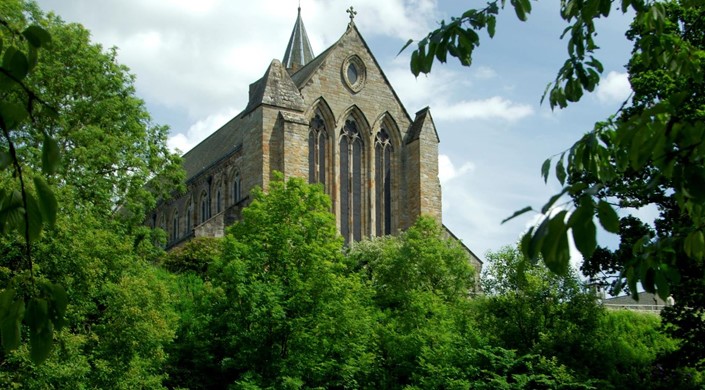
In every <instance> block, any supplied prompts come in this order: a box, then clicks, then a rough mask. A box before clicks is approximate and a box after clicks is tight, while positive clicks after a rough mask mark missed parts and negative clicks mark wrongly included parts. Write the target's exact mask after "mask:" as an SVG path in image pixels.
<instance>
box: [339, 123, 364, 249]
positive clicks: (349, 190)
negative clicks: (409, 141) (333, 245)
mask: <svg viewBox="0 0 705 390" xmlns="http://www.w3.org/2000/svg"><path fill="white" fill-rule="evenodd" d="M363 165H364V152H363V143H362V138H361V135H360V131H359V130H358V126H357V123H356V122H355V120H354V119H353V118H352V117H351V118H349V119H348V120H346V121H345V126H343V129H342V130H341V132H340V233H341V234H342V235H343V238H345V242H346V243H349V242H350V241H351V240H354V241H359V240H361V239H362V215H363V210H362V204H363V187H364V186H363V179H364V167H363Z"/></svg>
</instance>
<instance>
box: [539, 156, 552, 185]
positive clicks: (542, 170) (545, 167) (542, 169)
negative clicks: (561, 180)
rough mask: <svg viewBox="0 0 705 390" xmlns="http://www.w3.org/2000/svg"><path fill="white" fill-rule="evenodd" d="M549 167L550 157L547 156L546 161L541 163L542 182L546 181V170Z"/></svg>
mask: <svg viewBox="0 0 705 390" xmlns="http://www.w3.org/2000/svg"><path fill="white" fill-rule="evenodd" d="M550 169H551V159H550V158H547V159H546V161H544V162H543V165H541V177H543V182H544V183H548V171H549V170H550Z"/></svg>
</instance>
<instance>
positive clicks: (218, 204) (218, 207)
mask: <svg viewBox="0 0 705 390" xmlns="http://www.w3.org/2000/svg"><path fill="white" fill-rule="evenodd" d="M221 211H223V186H222V185H221V184H220V183H218V189H217V190H216V191H215V213H216V214H218V213H220V212H221Z"/></svg>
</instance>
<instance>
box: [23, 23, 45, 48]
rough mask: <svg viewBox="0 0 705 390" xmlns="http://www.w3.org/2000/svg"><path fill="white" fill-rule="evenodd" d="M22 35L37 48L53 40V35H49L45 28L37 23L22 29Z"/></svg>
mask: <svg viewBox="0 0 705 390" xmlns="http://www.w3.org/2000/svg"><path fill="white" fill-rule="evenodd" d="M22 35H23V36H24V37H25V38H26V39H27V42H29V43H30V45H32V46H34V47H36V48H39V47H43V46H46V44H48V43H49V42H51V35H49V33H48V32H47V31H46V30H45V29H43V28H41V27H39V26H37V25H31V26H29V27H27V28H26V29H25V30H24V31H22Z"/></svg>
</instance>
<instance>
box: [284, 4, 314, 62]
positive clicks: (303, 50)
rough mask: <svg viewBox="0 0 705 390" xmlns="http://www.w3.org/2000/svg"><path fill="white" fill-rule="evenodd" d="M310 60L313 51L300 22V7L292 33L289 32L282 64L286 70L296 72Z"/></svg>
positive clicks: (301, 21) (302, 23)
mask: <svg viewBox="0 0 705 390" xmlns="http://www.w3.org/2000/svg"><path fill="white" fill-rule="evenodd" d="M312 59H313V50H311V44H310V43H309V41H308V35H306V28H305V27H304V22H303V20H301V7H299V14H298V16H297V17H296V24H294V31H292V32H291V38H289V44H288V45H287V46H286V53H284V60H283V61H282V64H283V65H284V66H285V67H286V68H287V69H290V70H293V71H296V70H297V69H299V68H301V67H302V66H304V65H306V64H307V63H308V62H309V61H311V60H312Z"/></svg>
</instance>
